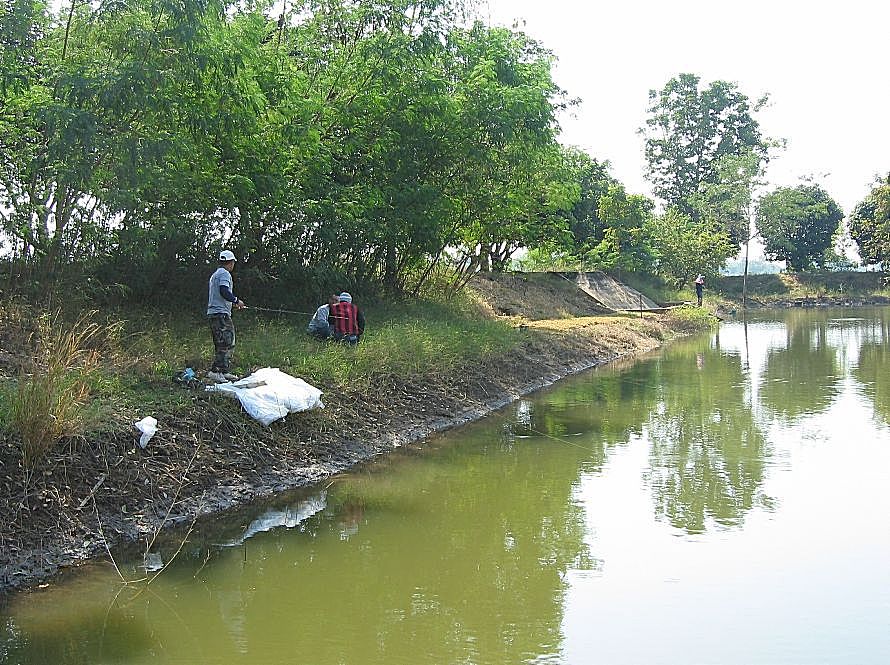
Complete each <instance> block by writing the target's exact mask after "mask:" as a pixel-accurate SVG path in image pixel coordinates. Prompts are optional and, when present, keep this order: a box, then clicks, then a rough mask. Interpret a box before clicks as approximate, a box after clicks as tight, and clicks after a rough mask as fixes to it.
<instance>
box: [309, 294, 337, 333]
mask: <svg viewBox="0 0 890 665" xmlns="http://www.w3.org/2000/svg"><path fill="white" fill-rule="evenodd" d="M338 302H340V299H339V298H338V297H337V296H336V295H331V296H330V297H329V298H328V301H327V302H326V303H325V304H324V305H322V306H321V307H319V308H318V309H317V310H315V314H314V315H313V316H312V319H311V320H310V321H309V327H308V328H307V329H306V332H308V333H309V334H310V335H312V336H313V337H314V338H315V339H321V340H324V339H328V338H329V337H330V336H331V335H332V334H333V332H334V328H333V326H332V325H331V307H332V306H333V305H336V304H337V303H338Z"/></svg>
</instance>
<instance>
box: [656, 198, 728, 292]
mask: <svg viewBox="0 0 890 665" xmlns="http://www.w3.org/2000/svg"><path fill="white" fill-rule="evenodd" d="M645 231H646V233H647V236H648V238H649V245H650V247H651V249H652V252H653V256H654V262H655V270H656V272H657V273H658V274H659V275H661V277H663V278H664V279H665V280H667V281H668V282H672V283H674V284H676V285H680V284H683V283H684V282H689V281H691V280H692V278H693V276H694V275H696V274H698V273H703V274H705V275H708V276H711V277H716V276H717V275H718V274H719V272H720V268H722V267H723V265H724V264H725V263H726V259H728V258H729V257H730V256H732V255H733V254H734V253H735V246H734V245H733V243H732V241H731V240H730V239H729V236H728V235H727V234H726V232H725V231H722V230H718V229H715V228H714V226H713V225H711V224H709V223H708V222H706V221H702V220H695V219H693V218H691V217H690V216H689V215H686V214H684V213H683V212H681V211H680V210H677V209H676V208H670V209H668V210H667V211H666V212H665V213H663V214H661V215H653V216H651V217H650V218H649V220H648V221H647V223H646V226H645Z"/></svg>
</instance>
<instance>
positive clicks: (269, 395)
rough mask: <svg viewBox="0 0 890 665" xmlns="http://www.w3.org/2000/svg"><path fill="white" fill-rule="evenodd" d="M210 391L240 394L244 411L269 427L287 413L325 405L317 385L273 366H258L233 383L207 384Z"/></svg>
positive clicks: (232, 394) (321, 407)
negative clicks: (248, 374)
mask: <svg viewBox="0 0 890 665" xmlns="http://www.w3.org/2000/svg"><path fill="white" fill-rule="evenodd" d="M207 391H208V392H217V393H225V394H228V395H231V396H233V397H237V398H238V401H239V402H241V406H243V407H244V410H245V411H247V413H249V414H250V416H251V417H252V418H254V419H255V420H258V421H260V422H261V423H263V425H266V426H268V425H270V424H271V423H273V422H275V421H276V420H278V419H280V418H284V417H285V416H286V415H287V414H288V413H297V412H298V411H307V410H308V409H316V408H318V409H323V408H324V404H323V403H322V401H321V391H320V390H319V389H318V388H316V387H314V386H310V385H309V384H308V383H306V382H305V381H303V379H298V378H296V377H293V376H291V375H289V374H285V373H284V372H282V371H281V370H279V369H278V368H273V367H264V368H263V369H258V370H257V371H256V372H254V373H253V374H251V375H250V376H245V377H244V378H243V379H240V380H239V381H235V382H234V383H218V384H216V385H213V386H207Z"/></svg>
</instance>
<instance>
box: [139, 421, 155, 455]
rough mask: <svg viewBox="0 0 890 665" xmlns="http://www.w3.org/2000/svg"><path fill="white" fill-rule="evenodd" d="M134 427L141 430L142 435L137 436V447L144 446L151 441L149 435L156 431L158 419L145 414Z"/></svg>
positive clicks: (151, 435)
mask: <svg viewBox="0 0 890 665" xmlns="http://www.w3.org/2000/svg"><path fill="white" fill-rule="evenodd" d="M136 429H138V430H139V431H140V432H142V436H140V437H139V447H140V448H145V446H147V445H148V442H149V441H151V437H153V436H154V435H155V432H157V431H158V421H157V420H155V419H154V418H152V417H151V416H146V417H145V418H143V419H142V420H140V421H139V422H137V423H136Z"/></svg>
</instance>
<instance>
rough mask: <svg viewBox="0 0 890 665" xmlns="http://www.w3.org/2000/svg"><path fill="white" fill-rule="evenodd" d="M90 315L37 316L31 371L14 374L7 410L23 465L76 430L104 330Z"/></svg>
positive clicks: (33, 461)
mask: <svg viewBox="0 0 890 665" xmlns="http://www.w3.org/2000/svg"><path fill="white" fill-rule="evenodd" d="M94 314H95V313H94V312H88V313H86V314H83V315H81V316H80V317H78V319H77V320H76V321H75V322H74V323H73V324H70V325H69V324H68V323H66V322H65V321H64V320H63V319H62V317H61V315H60V313H59V312H56V313H54V314H52V315H44V316H41V317H39V318H38V321H37V332H36V335H37V340H36V344H35V346H34V348H35V351H34V367H33V371H32V372H31V373H29V374H26V373H24V372H23V373H22V374H21V375H20V376H19V381H18V386H17V389H16V392H15V394H14V395H13V398H12V400H11V404H10V409H9V421H10V425H11V428H12V429H13V430H14V431H15V432H16V433H17V434H18V437H19V438H20V440H21V448H22V461H23V465H24V468H25V469H26V470H29V471H31V470H33V469H34V467H35V466H36V464H37V463H38V462H39V461H40V460H41V459H43V458H44V457H45V456H46V454H47V452H48V451H49V450H51V449H52V447H53V446H55V445H56V444H57V443H58V442H59V440H60V439H61V438H62V437H64V436H71V435H73V434H76V433H77V432H79V431H80V429H81V426H82V424H83V415H84V408H85V406H86V404H87V402H88V401H89V396H90V390H89V385H88V380H89V378H90V376H91V374H93V373H94V372H95V371H96V370H97V368H98V366H99V359H100V354H99V349H100V348H101V346H102V344H103V343H104V341H105V339H107V337H108V333H109V330H108V327H107V326H102V325H100V324H97V323H94V322H93V321H92V320H91V319H92V316H93V315H94Z"/></svg>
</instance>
